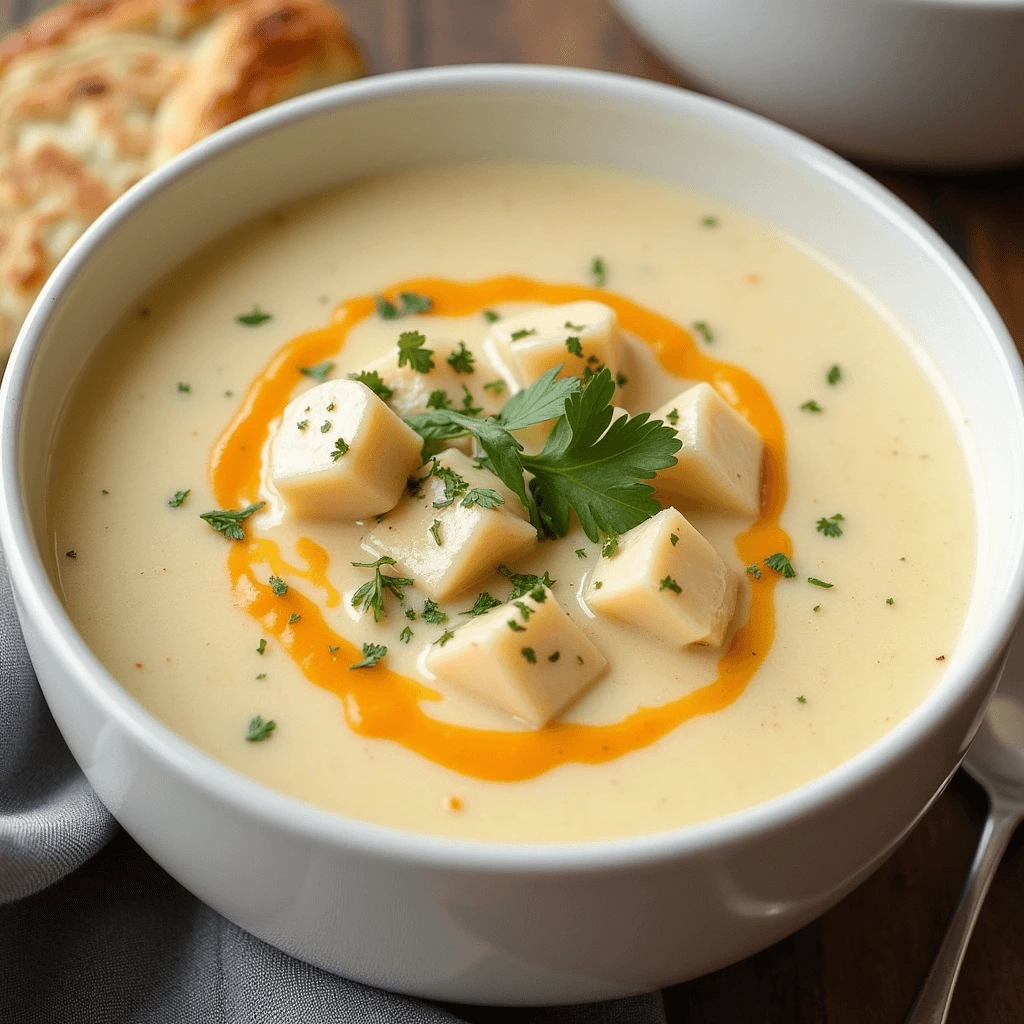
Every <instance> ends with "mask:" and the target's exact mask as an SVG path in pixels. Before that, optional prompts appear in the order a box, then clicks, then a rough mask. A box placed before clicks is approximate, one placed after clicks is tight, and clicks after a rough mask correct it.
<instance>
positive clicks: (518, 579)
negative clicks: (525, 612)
mask: <svg viewBox="0 0 1024 1024" xmlns="http://www.w3.org/2000/svg"><path fill="white" fill-rule="evenodd" d="M498 572H499V573H501V575H502V576H504V577H505V579H507V580H508V581H509V583H511V584H512V593H511V594H509V595H508V599H509V600H510V601H514V600H515V599H516V598H517V597H523V596H524V595H525V594H529V593H530V591H531V590H535V589H536V588H537V587H547V588H548V590H550V589H551V588H552V587H553V586H554V585H555V584H556V583H557V582H558V580H553V579H552V578H551V577H550V576H549V575H548V574H547V572H545V573H544V575H543V576H534V575H533V574H532V573H528V572H513V571H512V570H511V569H510V568H509V567H508V566H507V565H499V566H498Z"/></svg>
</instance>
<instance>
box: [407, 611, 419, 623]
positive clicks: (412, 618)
mask: <svg viewBox="0 0 1024 1024" xmlns="http://www.w3.org/2000/svg"><path fill="white" fill-rule="evenodd" d="M405 617H406V618H407V619H408V620H409V621H410V622H415V621H416V617H417V616H416V611H415V609H413V608H406V609H405Z"/></svg>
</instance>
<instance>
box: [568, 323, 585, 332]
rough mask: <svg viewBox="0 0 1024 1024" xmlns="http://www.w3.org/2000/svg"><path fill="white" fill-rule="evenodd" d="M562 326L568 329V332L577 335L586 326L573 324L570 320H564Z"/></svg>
mask: <svg viewBox="0 0 1024 1024" xmlns="http://www.w3.org/2000/svg"><path fill="white" fill-rule="evenodd" d="M564 326H565V327H568V328H569V330H570V331H576V332H577V333H579V332H580V331H584V330H586V328H587V325H586V324H574V323H573V322H572V321H571V320H566V321H565V324H564Z"/></svg>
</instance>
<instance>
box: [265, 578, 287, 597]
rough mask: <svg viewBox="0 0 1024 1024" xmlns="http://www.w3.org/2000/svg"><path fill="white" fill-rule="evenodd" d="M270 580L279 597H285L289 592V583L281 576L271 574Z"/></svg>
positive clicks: (271, 586) (271, 587)
mask: <svg viewBox="0 0 1024 1024" xmlns="http://www.w3.org/2000/svg"><path fill="white" fill-rule="evenodd" d="M268 582H269V583H270V589H271V590H272V591H273V592H274V593H275V594H276V595H277V596H278V597H284V595H285V594H287V593H288V584H287V583H285V581H284V580H283V579H281V577H280V576H271V577H270V579H269V580H268Z"/></svg>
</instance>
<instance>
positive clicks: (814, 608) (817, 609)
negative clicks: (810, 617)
mask: <svg viewBox="0 0 1024 1024" xmlns="http://www.w3.org/2000/svg"><path fill="white" fill-rule="evenodd" d="M811 611H812V612H820V611H821V605H820V604H816V605H815V606H814V607H813V608H812V609H811Z"/></svg>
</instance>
